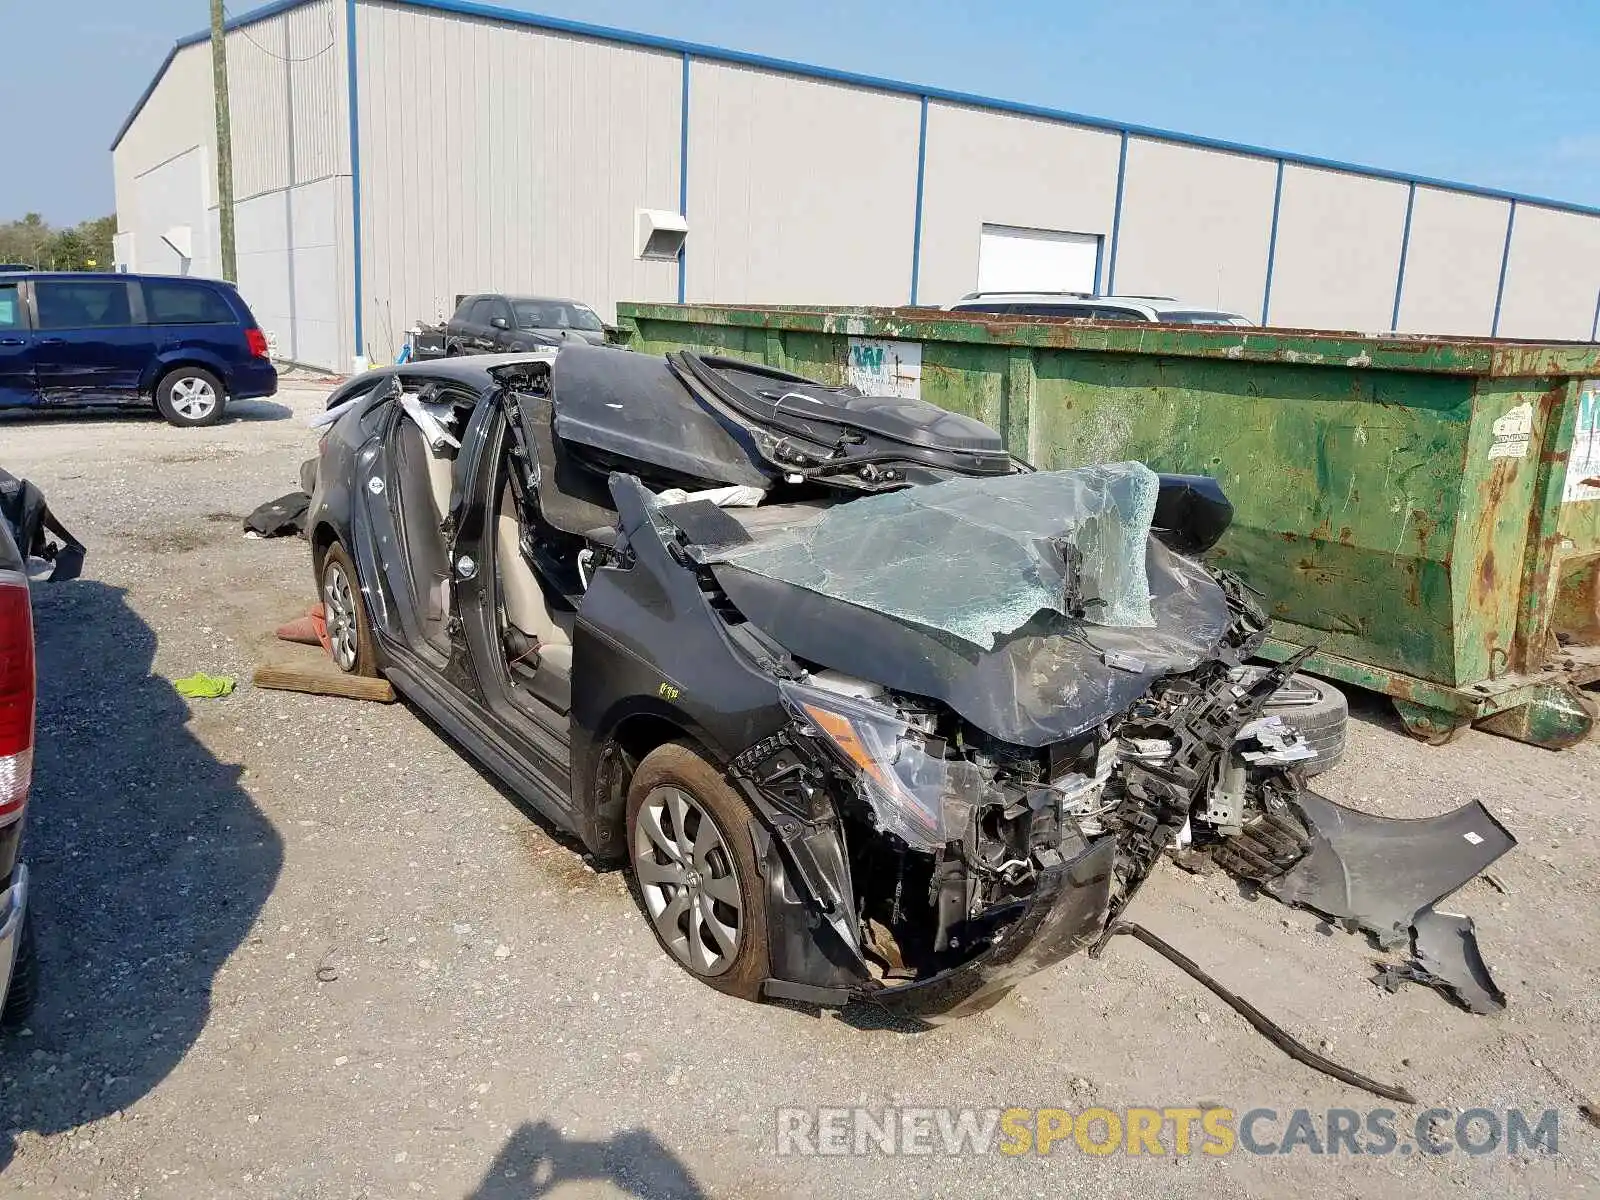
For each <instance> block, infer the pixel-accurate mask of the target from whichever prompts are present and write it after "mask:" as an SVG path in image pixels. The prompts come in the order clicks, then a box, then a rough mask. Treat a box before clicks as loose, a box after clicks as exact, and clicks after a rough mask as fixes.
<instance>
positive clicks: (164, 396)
mask: <svg viewBox="0 0 1600 1200" xmlns="http://www.w3.org/2000/svg"><path fill="white" fill-rule="evenodd" d="M227 402H228V398H227V393H226V391H224V389H223V387H222V381H221V380H220V379H218V378H217V377H216V376H215V375H213V374H212V373H211V372H210V371H207V370H203V369H202V368H200V367H178V368H177V369H176V370H173V371H169V372H167V374H166V375H165V376H163V377H162V379H161V382H160V383H159V384H157V385H156V408H157V409H159V410H160V412H161V415H162V416H163V417H165V418H166V419H167V421H168V423H169V424H172V425H181V426H190V427H198V426H202V425H215V424H216V423H217V422H218V421H220V420H222V413H223V410H224V409H225V408H226V407H227Z"/></svg>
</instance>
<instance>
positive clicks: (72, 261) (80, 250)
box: [0, 213, 117, 271]
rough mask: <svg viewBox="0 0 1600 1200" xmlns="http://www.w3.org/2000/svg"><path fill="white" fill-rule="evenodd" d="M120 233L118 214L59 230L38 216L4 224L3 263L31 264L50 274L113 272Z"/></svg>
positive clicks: (0, 250) (0, 248)
mask: <svg viewBox="0 0 1600 1200" xmlns="http://www.w3.org/2000/svg"><path fill="white" fill-rule="evenodd" d="M116 232H117V218H116V216H115V214H113V215H112V216H109V217H96V218H94V219H93V220H90V221H83V222H80V223H79V224H77V225H75V226H73V227H72V228H70V229H55V228H53V227H52V226H51V225H50V223H49V222H48V221H46V220H45V219H44V218H43V217H41V216H40V215H39V214H38V213H27V214H25V215H24V216H23V217H22V219H21V220H16V221H6V222H4V223H0V262H12V263H27V264H28V265H29V266H32V267H39V268H41V269H43V270H48V271H109V270H111V267H112V262H113V258H114V252H113V250H112V248H111V247H112V242H111V239H112V238H113V237H114V236H115V235H116Z"/></svg>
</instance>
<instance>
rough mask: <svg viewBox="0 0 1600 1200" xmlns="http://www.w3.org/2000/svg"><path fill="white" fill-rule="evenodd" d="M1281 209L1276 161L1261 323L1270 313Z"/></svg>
mask: <svg viewBox="0 0 1600 1200" xmlns="http://www.w3.org/2000/svg"><path fill="white" fill-rule="evenodd" d="M1282 208H1283V159H1281V158H1280V159H1279V160H1278V182H1277V183H1275V184H1274V185H1273V187H1272V230H1271V232H1270V233H1268V234H1267V282H1266V285H1265V286H1264V287H1263V288H1262V289H1261V323H1262V324H1263V325H1265V324H1267V323H1268V322H1267V314H1268V313H1270V312H1271V311H1272V267H1273V263H1274V262H1276V260H1277V257H1278V212H1279V210H1281V209H1282Z"/></svg>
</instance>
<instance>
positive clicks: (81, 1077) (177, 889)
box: [0, 580, 283, 1170]
mask: <svg viewBox="0 0 1600 1200" xmlns="http://www.w3.org/2000/svg"><path fill="white" fill-rule="evenodd" d="M34 621H35V626H36V636H37V639H38V669H39V717H38V738H37V744H36V749H35V758H34V768H33V772H34V774H33V794H32V797H31V799H30V802H29V813H28V821H29V826H28V830H27V833H26V835H25V841H24V846H23V852H24V854H25V855H26V856H27V858H28V861H29V864H30V866H31V867H32V869H33V889H32V894H31V897H30V900H31V903H32V905H33V906H34V917H35V920H36V922H37V924H36V930H37V932H38V934H39V953H40V959H41V966H42V976H43V979H42V988H41V996H40V1002H39V1007H38V1009H37V1010H36V1011H35V1012H34V1014H33V1017H32V1018H31V1020H30V1021H29V1022H28V1028H29V1029H30V1030H31V1031H32V1036H31V1037H22V1036H16V1035H13V1036H11V1037H9V1038H7V1039H5V1040H4V1041H0V1170H3V1169H4V1167H5V1166H6V1164H7V1163H8V1162H9V1161H10V1159H11V1157H12V1151H13V1148H14V1147H13V1142H12V1138H11V1136H10V1135H11V1132H12V1131H16V1130H33V1131H35V1132H38V1133H42V1134H53V1133H60V1132H63V1131H65V1130H68V1129H72V1128H74V1127H76V1126H79V1125H82V1124H84V1123H86V1122H89V1121H95V1120H99V1119H102V1118H105V1117H108V1116H110V1115H111V1114H113V1113H116V1112H118V1111H120V1110H121V1109H124V1108H126V1107H128V1106H129V1105H131V1104H133V1103H134V1102H135V1101H137V1100H139V1099H140V1098H141V1097H143V1096H145V1095H146V1094H147V1093H149V1091H150V1090H151V1089H152V1088H153V1087H155V1085H156V1084H158V1083H159V1082H160V1081H161V1080H162V1079H163V1078H165V1077H166V1075H167V1074H168V1073H169V1072H170V1071H171V1070H172V1069H173V1068H174V1067H175V1066H176V1065H177V1064H178V1063H179V1061H181V1060H182V1059H183V1057H184V1055H185V1054H187V1053H188V1051H189V1048H190V1047H191V1046H192V1045H193V1044H194V1042H195V1039H196V1038H197V1037H198V1036H199V1034H200V1031H201V1029H202V1028H204V1026H205V1023H206V1019H207V1017H208V1015H209V1014H210V1009H211V984H212V979H213V978H214V977H215V975H216V972H217V970H218V968H219V967H220V966H221V965H222V963H223V961H224V960H225V959H226V958H227V957H228V956H229V955H230V954H232V953H233V951H234V950H235V948H237V947H238V946H239V944H240V943H241V942H242V941H243V940H244V939H245V937H246V936H247V935H248V933H249V931H250V929H251V926H252V925H253V924H254V922H255V919H256V915H257V914H258V913H259V912H260V910H261V906H262V904H263V903H265V901H266V899H267V896H268V895H269V894H270V892H271V891H272V886H273V883H274V881H275V880H276V879H277V876H278V870H279V868H280V866H281V865H282V862H283V844H282V842H281V841H280V840H279V838H278V835H277V833H276V832H275V831H274V830H273V828H272V826H271V825H270V824H269V823H268V822H267V820H266V818H265V817H263V816H262V814H261V813H260V811H259V810H258V809H257V808H256V806H255V803H254V802H253V801H252V800H251V799H250V797H249V796H248V795H247V794H246V793H245V792H244V791H243V790H242V789H241V788H240V787H239V786H238V778H239V771H240V768H239V767H237V766H233V765H230V764H226V763H220V762H218V761H217V760H216V759H215V758H214V757H213V756H212V755H211V752H210V751H208V750H207V749H206V748H205V747H204V746H203V745H201V744H200V742H199V741H197V740H196V739H195V738H194V737H193V736H192V735H191V734H190V732H189V729H188V727H187V725H186V722H187V721H188V717H189V713H188V708H187V705H186V704H185V702H184V701H183V699H182V698H180V697H179V696H178V694H177V693H176V692H174V691H173V690H172V686H171V684H169V683H168V682H167V681H166V680H164V679H161V678H158V677H156V676H154V675H152V674H151V672H150V668H151V663H152V661H153V658H154V655H155V649H156V635H155V633H154V631H152V630H151V629H150V627H149V626H147V625H146V624H145V623H144V621H143V620H141V619H140V618H139V616H138V615H137V614H135V613H134V612H133V610H132V609H130V608H129V607H128V605H127V603H126V600H125V593H124V592H123V591H122V590H121V589H119V588H113V587H108V586H106V585H105V584H103V583H97V582H95V581H92V580H79V581H77V582H74V583H66V584H58V585H55V586H52V587H37V588H35V589H34ZM197 703H206V702H205V701H197Z"/></svg>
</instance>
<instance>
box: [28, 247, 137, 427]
mask: <svg viewBox="0 0 1600 1200" xmlns="http://www.w3.org/2000/svg"><path fill="white" fill-rule="evenodd" d="M136 287H137V285H136V284H135V283H134V282H133V281H132V280H129V279H108V278H100V277H85V278H82V279H69V278H64V277H58V278H51V279H36V280H34V281H33V301H34V308H33V312H34V325H35V335H34V345H33V354H34V358H33V370H34V378H35V380H36V381H37V384H38V388H39V394H40V396H41V397H42V398H43V400H44V403H45V404H75V403H101V404H106V403H122V404H126V403H131V402H134V401H136V400H138V399H139V384H140V382H141V381H142V380H143V378H144V374H145V368H146V367H147V366H148V365H149V364H150V363H151V361H153V359H154V358H155V353H156V345H155V337H154V335H153V334H152V332H151V330H150V327H149V326H147V325H145V324H144V323H143V321H142V320H136V318H135V305H136V304H139V299H138V296H137V295H136V292H135V289H136ZM139 315H140V316H142V315H143V314H142V312H140V314H139Z"/></svg>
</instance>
